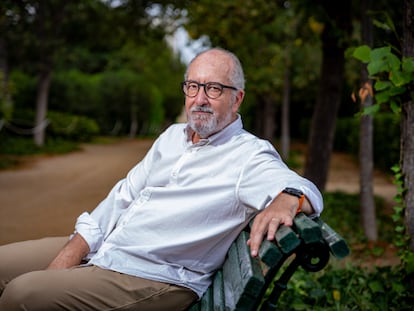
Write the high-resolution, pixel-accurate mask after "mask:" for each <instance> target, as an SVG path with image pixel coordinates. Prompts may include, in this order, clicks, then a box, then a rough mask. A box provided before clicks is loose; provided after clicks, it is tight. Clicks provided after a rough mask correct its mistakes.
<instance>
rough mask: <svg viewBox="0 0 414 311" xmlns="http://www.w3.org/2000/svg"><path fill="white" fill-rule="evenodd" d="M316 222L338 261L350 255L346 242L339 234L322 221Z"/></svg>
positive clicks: (317, 220) (316, 220)
mask: <svg viewBox="0 0 414 311" xmlns="http://www.w3.org/2000/svg"><path fill="white" fill-rule="evenodd" d="M314 221H315V222H316V223H317V224H318V225H319V226H320V228H321V230H322V237H323V239H324V240H325V241H326V243H328V246H329V248H330V250H331V253H332V255H334V256H335V257H336V258H338V259H342V258H344V257H346V256H348V255H349V253H350V250H349V247H348V245H347V244H346V242H345V240H344V239H343V238H342V236H340V235H339V234H338V233H337V232H335V231H334V230H333V229H332V228H331V227H330V226H329V225H328V224H327V223H325V222H324V221H323V220H322V219H320V218H316V219H314Z"/></svg>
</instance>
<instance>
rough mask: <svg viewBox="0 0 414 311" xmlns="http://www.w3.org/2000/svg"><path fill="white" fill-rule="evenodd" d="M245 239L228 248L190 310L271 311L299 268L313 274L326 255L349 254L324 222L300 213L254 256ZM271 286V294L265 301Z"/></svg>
mask: <svg viewBox="0 0 414 311" xmlns="http://www.w3.org/2000/svg"><path fill="white" fill-rule="evenodd" d="M248 238H249V228H246V229H245V230H244V231H243V232H242V233H241V234H240V235H239V237H238V238H237V239H236V241H234V242H233V244H232V245H231V247H230V249H229V252H228V254H227V257H226V260H225V262H224V265H223V267H222V268H221V269H220V270H218V271H217V272H216V274H215V276H214V279H213V283H212V285H211V286H210V287H209V288H208V290H207V291H206V293H205V294H204V296H203V297H202V298H201V300H200V301H198V302H197V303H196V304H195V305H193V306H192V307H191V308H190V309H189V311H221V310H223V311H224V310H226V311H233V310H238V311H242V310H243V311H247V310H252V311H253V310H255V311H256V310H260V311H270V310H276V307H277V306H276V304H277V301H278V299H279V297H280V295H281V293H282V292H283V291H284V290H285V289H286V288H287V283H288V281H289V280H290V278H291V277H292V275H293V274H294V272H295V271H296V270H297V269H298V267H300V266H301V267H302V268H303V269H305V270H306V271H309V272H317V271H320V270H321V269H323V268H324V267H325V266H326V265H327V264H328V261H329V258H330V254H332V255H333V256H335V257H336V258H338V259H341V258H344V257H346V256H348V255H349V252H350V251H349V248H348V246H347V244H346V242H345V240H344V239H343V238H342V237H341V236H340V235H338V234H337V233H336V232H335V231H334V230H333V229H332V228H331V227H329V226H328V225H327V224H326V223H325V222H324V221H323V220H321V219H320V218H316V219H311V218H309V217H307V216H306V215H305V214H303V213H300V214H298V215H297V216H296V217H295V219H294V224H293V226H292V227H287V226H281V227H280V228H279V230H278V231H277V232H276V235H275V240H274V241H267V240H264V241H263V243H262V245H261V247H260V251H259V256H258V258H253V257H251V256H250V249H249V247H248V246H247V245H246V242H247V240H248ZM288 258H291V259H289V260H287V259H288ZM276 275H277V276H278V278H277V279H276ZM272 283H273V289H272V291H271V293H270V294H269V295H266V298H264V296H265V293H266V291H267V289H268V288H269V286H270V285H271V284H272ZM259 308H260V309H259Z"/></svg>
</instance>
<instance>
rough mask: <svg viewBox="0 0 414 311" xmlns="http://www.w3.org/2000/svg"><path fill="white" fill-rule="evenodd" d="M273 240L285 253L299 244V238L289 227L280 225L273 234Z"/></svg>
mask: <svg viewBox="0 0 414 311" xmlns="http://www.w3.org/2000/svg"><path fill="white" fill-rule="evenodd" d="M275 240H276V243H277V245H278V246H279V247H280V249H281V251H282V252H283V253H285V254H289V253H291V252H292V251H293V250H294V249H295V248H296V247H298V246H299V244H300V240H299V238H298V236H297V234H296V233H295V232H294V231H293V229H292V228H291V227H288V226H285V225H281V226H280V227H279V228H278V229H277V231H276V234H275Z"/></svg>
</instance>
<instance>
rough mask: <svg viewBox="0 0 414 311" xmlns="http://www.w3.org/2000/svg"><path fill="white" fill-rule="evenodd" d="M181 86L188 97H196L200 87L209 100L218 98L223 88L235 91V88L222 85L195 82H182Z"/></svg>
mask: <svg viewBox="0 0 414 311" xmlns="http://www.w3.org/2000/svg"><path fill="white" fill-rule="evenodd" d="M181 86H182V88H183V92H184V94H185V95H186V96H188V97H196V96H197V94H198V91H199V90H200V87H201V86H202V87H203V88H204V93H205V94H206V95H207V97H208V98H211V99H216V98H218V97H220V95H221V94H223V90H224V89H225V88H226V89H232V90H235V91H237V88H235V87H234V86H230V85H224V84H221V83H218V82H207V83H198V82H195V81H184V82H181Z"/></svg>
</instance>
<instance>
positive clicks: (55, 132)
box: [47, 111, 99, 142]
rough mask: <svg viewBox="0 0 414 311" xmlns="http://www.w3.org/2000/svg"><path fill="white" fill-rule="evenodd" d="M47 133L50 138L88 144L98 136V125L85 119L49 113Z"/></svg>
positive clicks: (59, 113) (65, 114)
mask: <svg viewBox="0 0 414 311" xmlns="http://www.w3.org/2000/svg"><path fill="white" fill-rule="evenodd" d="M47 118H48V120H49V122H50V123H49V125H48V127H47V133H48V134H50V137H52V138H61V139H64V140H73V141H79V142H88V141H91V140H92V138H94V137H95V136H97V135H98V134H99V126H98V124H97V123H96V122H95V121H94V120H92V119H90V118H87V117H84V116H78V115H71V114H67V113H61V112H54V111H49V112H48V114H47Z"/></svg>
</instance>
